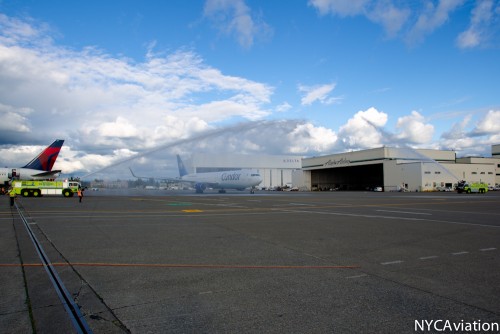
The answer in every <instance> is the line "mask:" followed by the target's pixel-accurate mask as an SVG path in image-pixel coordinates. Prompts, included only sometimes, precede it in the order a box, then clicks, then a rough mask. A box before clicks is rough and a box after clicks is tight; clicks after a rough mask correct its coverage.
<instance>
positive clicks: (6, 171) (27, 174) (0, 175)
mask: <svg viewBox="0 0 500 334" xmlns="http://www.w3.org/2000/svg"><path fill="white" fill-rule="evenodd" d="M42 173H45V175H40V176H37V174H42ZM48 173H50V172H48ZM58 175H59V173H58V172H54V173H53V174H51V175H47V172H44V171H43V170H38V169H30V168H8V167H3V168H0V184H4V183H5V182H8V181H11V180H12V179H13V178H14V179H16V180H47V179H55V178H56V177H57V176H58Z"/></svg>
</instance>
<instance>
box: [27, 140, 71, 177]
mask: <svg viewBox="0 0 500 334" xmlns="http://www.w3.org/2000/svg"><path fill="white" fill-rule="evenodd" d="M63 143H64V140H62V139H56V140H55V141H54V142H53V143H52V144H50V146H49V147H47V148H46V149H45V150H43V152H42V153H40V154H39V155H38V156H37V157H36V158H35V159H33V160H31V161H30V162H29V163H28V164H27V165H26V166H24V167H23V168H30V169H37V170H43V171H46V172H50V171H51V170H52V167H53V166H54V163H55V162H56V159H57V156H58V155H59V151H61V147H62V146H63Z"/></svg>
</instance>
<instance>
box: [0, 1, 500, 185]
mask: <svg viewBox="0 0 500 334" xmlns="http://www.w3.org/2000/svg"><path fill="white" fill-rule="evenodd" d="M499 59H500V1H499V0H478V1H470V0H468V1H466V0H428V1H400V0H378V1H374V0H348V1H344V0H292V1H286V2H283V1H265V0H252V1H250V0H205V1H203V0H192V1H183V0H169V1H142V2H138V1H132V0H122V1H94V0H88V1H79V2H77V1H62V0H50V1H35V0H31V1H30V0H23V1H20V0H11V1H6V0H0V165H2V166H20V165H24V164H25V163H27V162H28V161H29V160H31V158H33V156H34V155H36V154H37V153H38V152H39V151H40V150H41V149H43V147H44V146H46V145H48V144H49V143H51V142H52V141H53V140H54V139H65V144H64V147H63V150H62V151H61V154H60V156H59V159H58V161H57V162H56V165H55V168H58V169H63V171H64V172H65V173H67V174H74V175H85V174H88V173H91V172H93V171H96V170H99V169H101V168H103V167H105V166H108V165H110V164H114V163H116V162H117V161H122V160H123V159H127V158H130V157H132V156H134V155H135V154H142V157H141V158H140V159H135V160H136V161H135V162H134V163H135V164H137V165H139V166H142V167H143V168H142V169H143V170H144V171H147V170H148V169H149V171H151V170H156V171H157V172H159V170H161V169H164V168H165V169H167V168H169V166H168V165H169V164H170V162H167V161H168V160H166V158H165V157H166V156H171V155H173V154H174V153H182V154H186V155H189V154H190V153H192V151H196V150H202V151H217V152H237V153H247V154H285V155H300V156H312V155H322V154H331V153H337V152H343V151H346V150H358V149H366V148H373V147H380V146H382V145H388V146H391V145H397V146H401V145H405V146H410V147H413V148H419V147H421V148H435V149H453V150H456V151H457V152H458V154H459V155H460V156H463V155H483V156H488V155H490V154H491V148H490V147H491V144H499V143H500V85H499V78H500V61H499ZM207 131H208V132H207ZM207 133H209V135H206V134H207ZM204 134H205V135H204ZM189 138H194V139H195V140H193V141H190V139H189ZM176 143H178V145H177V144H176ZM158 148H164V149H161V150H157V149H158ZM151 150H154V151H155V152H156V153H155V154H149V153H147V152H150V151H151ZM145 153H146V154H145ZM170 161H171V162H172V164H173V163H174V162H175V159H170ZM170 167H171V166H170ZM134 168H135V167H134ZM150 174H151V173H150ZM157 174H158V173H157ZM160 174H161V173H160Z"/></svg>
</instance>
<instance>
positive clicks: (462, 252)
mask: <svg viewBox="0 0 500 334" xmlns="http://www.w3.org/2000/svg"><path fill="white" fill-rule="evenodd" d="M465 254H469V252H467V251H461V252H456V253H451V255H454V256H457V255H465Z"/></svg>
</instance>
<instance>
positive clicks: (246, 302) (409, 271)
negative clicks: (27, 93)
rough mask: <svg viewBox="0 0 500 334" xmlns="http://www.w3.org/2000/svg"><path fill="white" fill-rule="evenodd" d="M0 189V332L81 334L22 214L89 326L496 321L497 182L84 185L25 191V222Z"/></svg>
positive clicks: (404, 326) (366, 326) (409, 329)
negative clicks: (381, 187)
mask: <svg viewBox="0 0 500 334" xmlns="http://www.w3.org/2000/svg"><path fill="white" fill-rule="evenodd" d="M8 200H9V199H8V198H7V197H5V198H4V204H3V205H1V206H0V241H1V242H0V250H1V252H0V278H1V280H0V332H2V333H6V332H8V333H32V332H33V333H34V332H36V333H71V332H76V330H75V329H74V327H75V326H74V323H73V321H72V320H70V316H69V314H68V312H67V311H66V309H65V308H66V307H65V306H64V303H63V302H61V299H60V298H59V296H58V293H56V289H55V288H54V284H53V283H52V281H51V280H53V279H52V278H49V275H48V273H47V270H46V269H45V268H46V267H47V266H43V265H41V264H42V260H41V259H40V256H39V255H38V253H39V252H40V249H39V250H38V251H37V250H36V249H35V247H34V245H33V242H32V240H31V238H30V237H29V234H28V229H27V228H26V226H25V224H24V222H25V223H26V225H27V226H28V227H29V228H30V230H31V231H32V233H33V235H34V238H35V239H37V240H38V241H39V244H40V247H41V249H42V252H43V253H44V254H45V255H46V259H48V260H49V261H50V262H49V263H50V265H49V266H50V267H51V268H52V269H55V271H56V273H57V275H58V276H59V277H60V279H61V282H62V283H63V285H64V288H65V289H66V291H67V292H68V293H69V295H70V296H71V297H72V299H73V300H72V302H74V303H75V304H76V305H78V307H79V309H80V311H81V314H82V315H83V320H84V322H85V323H86V324H87V325H88V327H89V328H90V330H91V331H93V332H94V333H130V332H131V333H216V332H217V333H415V332H438V331H439V329H443V326H446V325H447V324H449V325H450V326H455V328H457V329H458V330H456V331H448V332H461V331H460V329H466V328H467V326H468V325H471V326H472V325H474V324H475V325H476V326H482V327H478V328H479V329H482V330H484V329H485V328H486V327H484V326H495V323H496V324H497V326H498V323H499V322H500V192H489V193H487V194H471V195H467V194H456V193H453V192H443V193H390V192H387V193H374V192H315V193H311V192H263V191H260V192H257V193H256V194H253V195H251V194H249V193H247V192H228V193H227V194H218V193H207V194H204V195H195V194H193V193H191V192H187V191H179V192H175V193H172V192H166V191H154V190H151V191H141V192H139V191H129V192H128V193H126V194H122V195H120V194H118V192H113V191H109V190H104V191H97V192H93V191H89V190H88V191H86V192H85V197H84V198H83V201H82V203H79V202H78V198H76V197H75V198H70V199H66V198H59V197H48V196H45V197H43V198H19V199H18V200H17V206H18V207H19V208H20V211H21V213H22V214H23V217H24V219H25V220H24V222H23V219H22V218H21V215H20V214H19V213H18V211H17V210H16V209H11V208H10V207H9V204H8ZM424 321H426V322H425V324H431V325H429V327H425V328H423V324H424ZM432 321H434V322H432ZM421 324H422V326H421V327H419V326H420V325H421ZM457 326H458V327H457ZM492 328H495V327H492ZM427 329H429V330H427ZM444 329H446V328H444ZM463 332H465V331H463ZM474 332H477V333H480V332H481V331H474ZM489 332H490V333H491V332H494V331H489Z"/></svg>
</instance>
